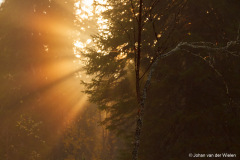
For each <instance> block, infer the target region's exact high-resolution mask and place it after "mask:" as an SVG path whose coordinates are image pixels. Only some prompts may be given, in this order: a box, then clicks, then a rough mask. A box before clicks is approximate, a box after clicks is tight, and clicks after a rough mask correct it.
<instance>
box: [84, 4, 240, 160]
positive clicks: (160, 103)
mask: <svg viewBox="0 0 240 160" xmlns="http://www.w3.org/2000/svg"><path fill="white" fill-rule="evenodd" d="M107 5H109V6H112V9H109V10H107V11H106V12H105V13H104V14H103V15H104V18H105V19H107V20H108V21H107V23H108V24H109V28H107V29H106V30H105V31H103V32H102V33H101V34H99V35H96V36H95V37H93V38H94V41H95V44H96V47H97V49H94V48H90V49H89V51H90V54H86V55H85V56H86V57H88V59H89V61H88V64H87V65H86V67H85V68H86V72H87V74H89V75H91V76H93V79H92V82H90V83H85V85H86V87H87V89H86V93H87V94H89V95H90V100H91V102H94V103H96V104H98V106H99V108H100V109H102V110H105V111H107V112H108V113H109V116H108V117H107V118H106V119H105V121H103V123H104V124H107V126H108V128H109V129H110V130H113V131H116V132H117V133H123V134H125V135H126V136H129V135H132V137H133V132H134V129H135V117H136V115H137V114H138V120H137V126H140V127H137V130H136V133H135V135H136V137H139V135H140V134H141V132H142V138H141V139H140V151H139V153H136V152H135V151H136V150H134V152H135V153H133V154H134V155H137V154H139V159H160V158H162V159H186V158H187V157H188V153H199V152H200V153H208V152H213V153H215V152H219V153H222V152H233V153H236V154H239V151H238V148H239V144H237V143H235V142H236V141H237V140H239V138H240V137H239V136H238V135H239V132H240V130H239V129H238V128H239V125H240V122H239V93H240V92H239V91H240V90H239V89H240V88H239V86H240V85H239V78H240V77H239V60H240V59H239V38H238V37H239V31H238V30H239V29H238V28H239V20H240V15H239V13H238V9H239V8H240V3H239V2H238V1H235V0H232V1H221V2H219V1H214V0H211V1H204V0H201V1H198V2H196V1H184V0H183V1H174V0H165V1H158V0H152V1H141V0H139V1H135V0H131V1H108V4H107ZM185 42H186V43H185ZM227 43H228V44H227ZM167 53H169V54H167ZM172 53H175V54H172ZM170 55H171V56H170ZM165 56H167V57H166V58H164V59H163V58H161V57H165ZM156 61H157V63H155V62H156ZM153 64H154V67H155V68H154V72H152V71H153V70H152V69H153ZM149 78H150V79H149ZM150 80H151V81H150ZM146 85H147V87H146ZM149 86H150V87H149ZM145 89H148V92H145V91H146V90H145ZM146 93H148V94H147V99H145V98H146ZM145 100H146V101H145ZM144 108H146V109H145V112H144V111H143V109H144ZM143 115H144V121H142V118H143V117H141V116H143ZM142 123H144V125H143V129H142V128H141V127H142ZM141 129H142V131H141ZM132 143H135V147H136V146H137V150H138V146H139V139H138V138H137V139H135V140H134V139H131V138H130V140H127V145H126V146H127V149H126V151H125V156H124V157H125V158H122V159H130V156H131V151H130V150H131V149H130V146H131V144H132ZM133 159H136V157H135V158H133Z"/></svg>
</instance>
